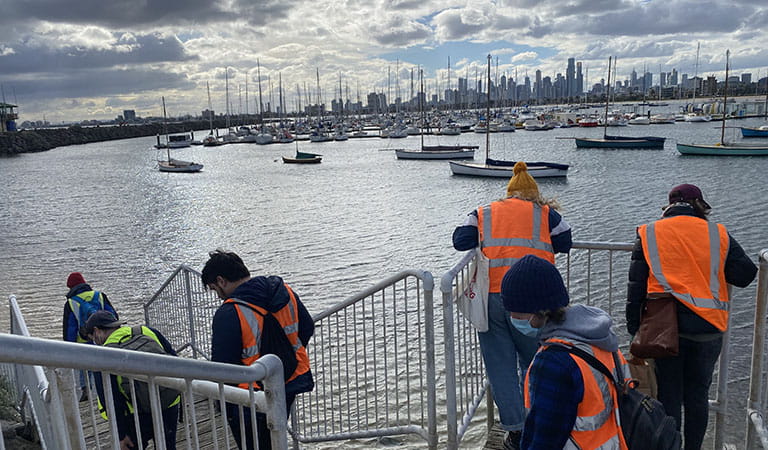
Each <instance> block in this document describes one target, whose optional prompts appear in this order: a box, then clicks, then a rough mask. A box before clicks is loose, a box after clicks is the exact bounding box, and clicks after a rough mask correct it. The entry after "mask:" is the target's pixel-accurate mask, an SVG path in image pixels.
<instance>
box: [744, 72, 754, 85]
mask: <svg viewBox="0 0 768 450" xmlns="http://www.w3.org/2000/svg"><path fill="white" fill-rule="evenodd" d="M741 82H742V83H744V84H751V83H752V74H751V73H742V74H741Z"/></svg>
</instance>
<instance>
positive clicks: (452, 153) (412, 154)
mask: <svg viewBox="0 0 768 450" xmlns="http://www.w3.org/2000/svg"><path fill="white" fill-rule="evenodd" d="M395 156H397V159H472V158H474V157H475V151H474V150H428V151H422V150H403V149H398V150H395Z"/></svg>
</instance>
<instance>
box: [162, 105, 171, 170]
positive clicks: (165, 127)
mask: <svg viewBox="0 0 768 450" xmlns="http://www.w3.org/2000/svg"><path fill="white" fill-rule="evenodd" d="M160 98H161V99H162V100H163V132H165V151H166V153H168V164H170V163H171V146H170V145H168V117H167V115H166V113H165V96H163V97H160Z"/></svg>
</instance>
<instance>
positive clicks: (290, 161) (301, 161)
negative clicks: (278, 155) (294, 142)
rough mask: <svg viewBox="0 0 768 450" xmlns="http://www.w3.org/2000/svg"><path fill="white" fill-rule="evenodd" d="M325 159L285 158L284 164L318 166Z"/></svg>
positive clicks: (316, 157)
mask: <svg viewBox="0 0 768 450" xmlns="http://www.w3.org/2000/svg"><path fill="white" fill-rule="evenodd" d="M322 160H323V158H321V157H319V156H315V157H312V158H286V157H285V156H283V163H285V164H318V163H320V161H322Z"/></svg>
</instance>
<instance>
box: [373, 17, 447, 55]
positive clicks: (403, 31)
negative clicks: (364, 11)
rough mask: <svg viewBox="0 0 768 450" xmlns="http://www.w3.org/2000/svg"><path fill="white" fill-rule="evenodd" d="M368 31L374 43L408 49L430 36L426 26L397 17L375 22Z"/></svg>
mask: <svg viewBox="0 0 768 450" xmlns="http://www.w3.org/2000/svg"><path fill="white" fill-rule="evenodd" d="M368 31H369V33H370V34H371V37H373V39H375V40H376V42H378V43H379V44H381V45H385V46H398V47H408V46H411V45H415V44H420V43H423V42H424V41H425V40H427V39H429V38H430V37H431V36H432V30H431V29H430V28H429V27H428V26H426V25H424V24H421V23H418V22H415V21H412V20H408V19H407V18H405V17H403V16H399V15H395V16H391V17H390V18H389V19H388V20H387V21H386V22H383V23H379V22H376V24H375V25H374V26H373V27H371V28H369V30H368Z"/></svg>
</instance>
